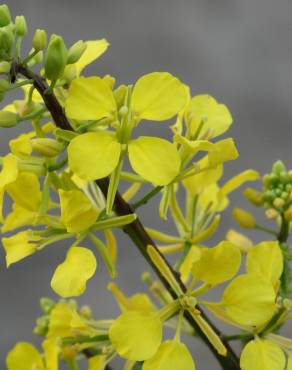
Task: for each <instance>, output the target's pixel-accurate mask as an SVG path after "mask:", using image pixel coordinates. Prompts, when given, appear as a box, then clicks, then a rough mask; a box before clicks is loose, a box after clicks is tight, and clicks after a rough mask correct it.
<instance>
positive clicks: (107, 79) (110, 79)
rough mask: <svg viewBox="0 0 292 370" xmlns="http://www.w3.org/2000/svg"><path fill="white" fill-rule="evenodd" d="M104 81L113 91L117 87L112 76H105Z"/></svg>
mask: <svg viewBox="0 0 292 370" xmlns="http://www.w3.org/2000/svg"><path fill="white" fill-rule="evenodd" d="M102 79H103V81H104V82H105V83H106V84H107V85H108V87H109V88H110V89H111V90H112V89H113V88H114V86H115V83H116V79H115V78H114V77H113V76H111V75H105V76H103V78H102Z"/></svg>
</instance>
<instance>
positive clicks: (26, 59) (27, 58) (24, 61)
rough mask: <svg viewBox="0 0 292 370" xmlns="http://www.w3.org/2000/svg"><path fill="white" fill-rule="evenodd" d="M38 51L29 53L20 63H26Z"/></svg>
mask: <svg viewBox="0 0 292 370" xmlns="http://www.w3.org/2000/svg"><path fill="white" fill-rule="evenodd" d="M39 52H40V51H39V50H34V51H33V52H32V53H31V54H29V55H28V56H27V57H26V58H24V59H23V61H22V63H23V64H27V63H28V62H29V61H30V60H31V59H32V58H34V57H35V56H36V55H37V54H38V53H39Z"/></svg>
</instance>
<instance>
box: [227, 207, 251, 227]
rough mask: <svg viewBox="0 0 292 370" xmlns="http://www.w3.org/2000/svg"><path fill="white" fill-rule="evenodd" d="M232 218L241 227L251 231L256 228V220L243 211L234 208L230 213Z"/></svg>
mask: <svg viewBox="0 0 292 370" xmlns="http://www.w3.org/2000/svg"><path fill="white" fill-rule="evenodd" d="M232 216H233V218H234V219H235V221H236V222H237V223H238V224H239V225H240V226H241V227H244V228H246V229H252V228H254V227H255V226H256V220H255V218H254V216H253V215H252V214H251V213H249V212H247V211H245V210H244V209H241V208H234V209H233V211H232Z"/></svg>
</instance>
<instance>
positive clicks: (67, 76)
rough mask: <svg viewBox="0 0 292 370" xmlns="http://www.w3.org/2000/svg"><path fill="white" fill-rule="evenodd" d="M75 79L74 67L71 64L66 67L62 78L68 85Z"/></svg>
mask: <svg viewBox="0 0 292 370" xmlns="http://www.w3.org/2000/svg"><path fill="white" fill-rule="evenodd" d="M76 77H77V75H76V67H75V66H74V65H72V64H68V65H66V67H65V70H64V73H63V76H62V78H63V79H64V80H65V81H66V82H67V83H70V82H71V81H73V80H74V79H75V78H76Z"/></svg>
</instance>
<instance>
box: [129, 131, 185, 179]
mask: <svg viewBox="0 0 292 370" xmlns="http://www.w3.org/2000/svg"><path fill="white" fill-rule="evenodd" d="M128 150H129V160H130V163H131V166H132V167H133V169H134V171H136V172H137V173H138V175H140V176H142V177H143V178H144V179H146V180H147V181H150V182H152V183H153V184H154V185H167V184H169V183H170V182H171V181H172V180H173V179H174V178H175V177H176V176H177V175H178V173H179V169H180V156H179V153H178V151H177V149H176V147H175V146H174V144H172V143H170V142H169V141H167V140H163V139H159V138H156V137H147V136H140V137H139V138H138V139H135V140H132V141H131V142H130V143H129V148H128Z"/></svg>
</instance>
